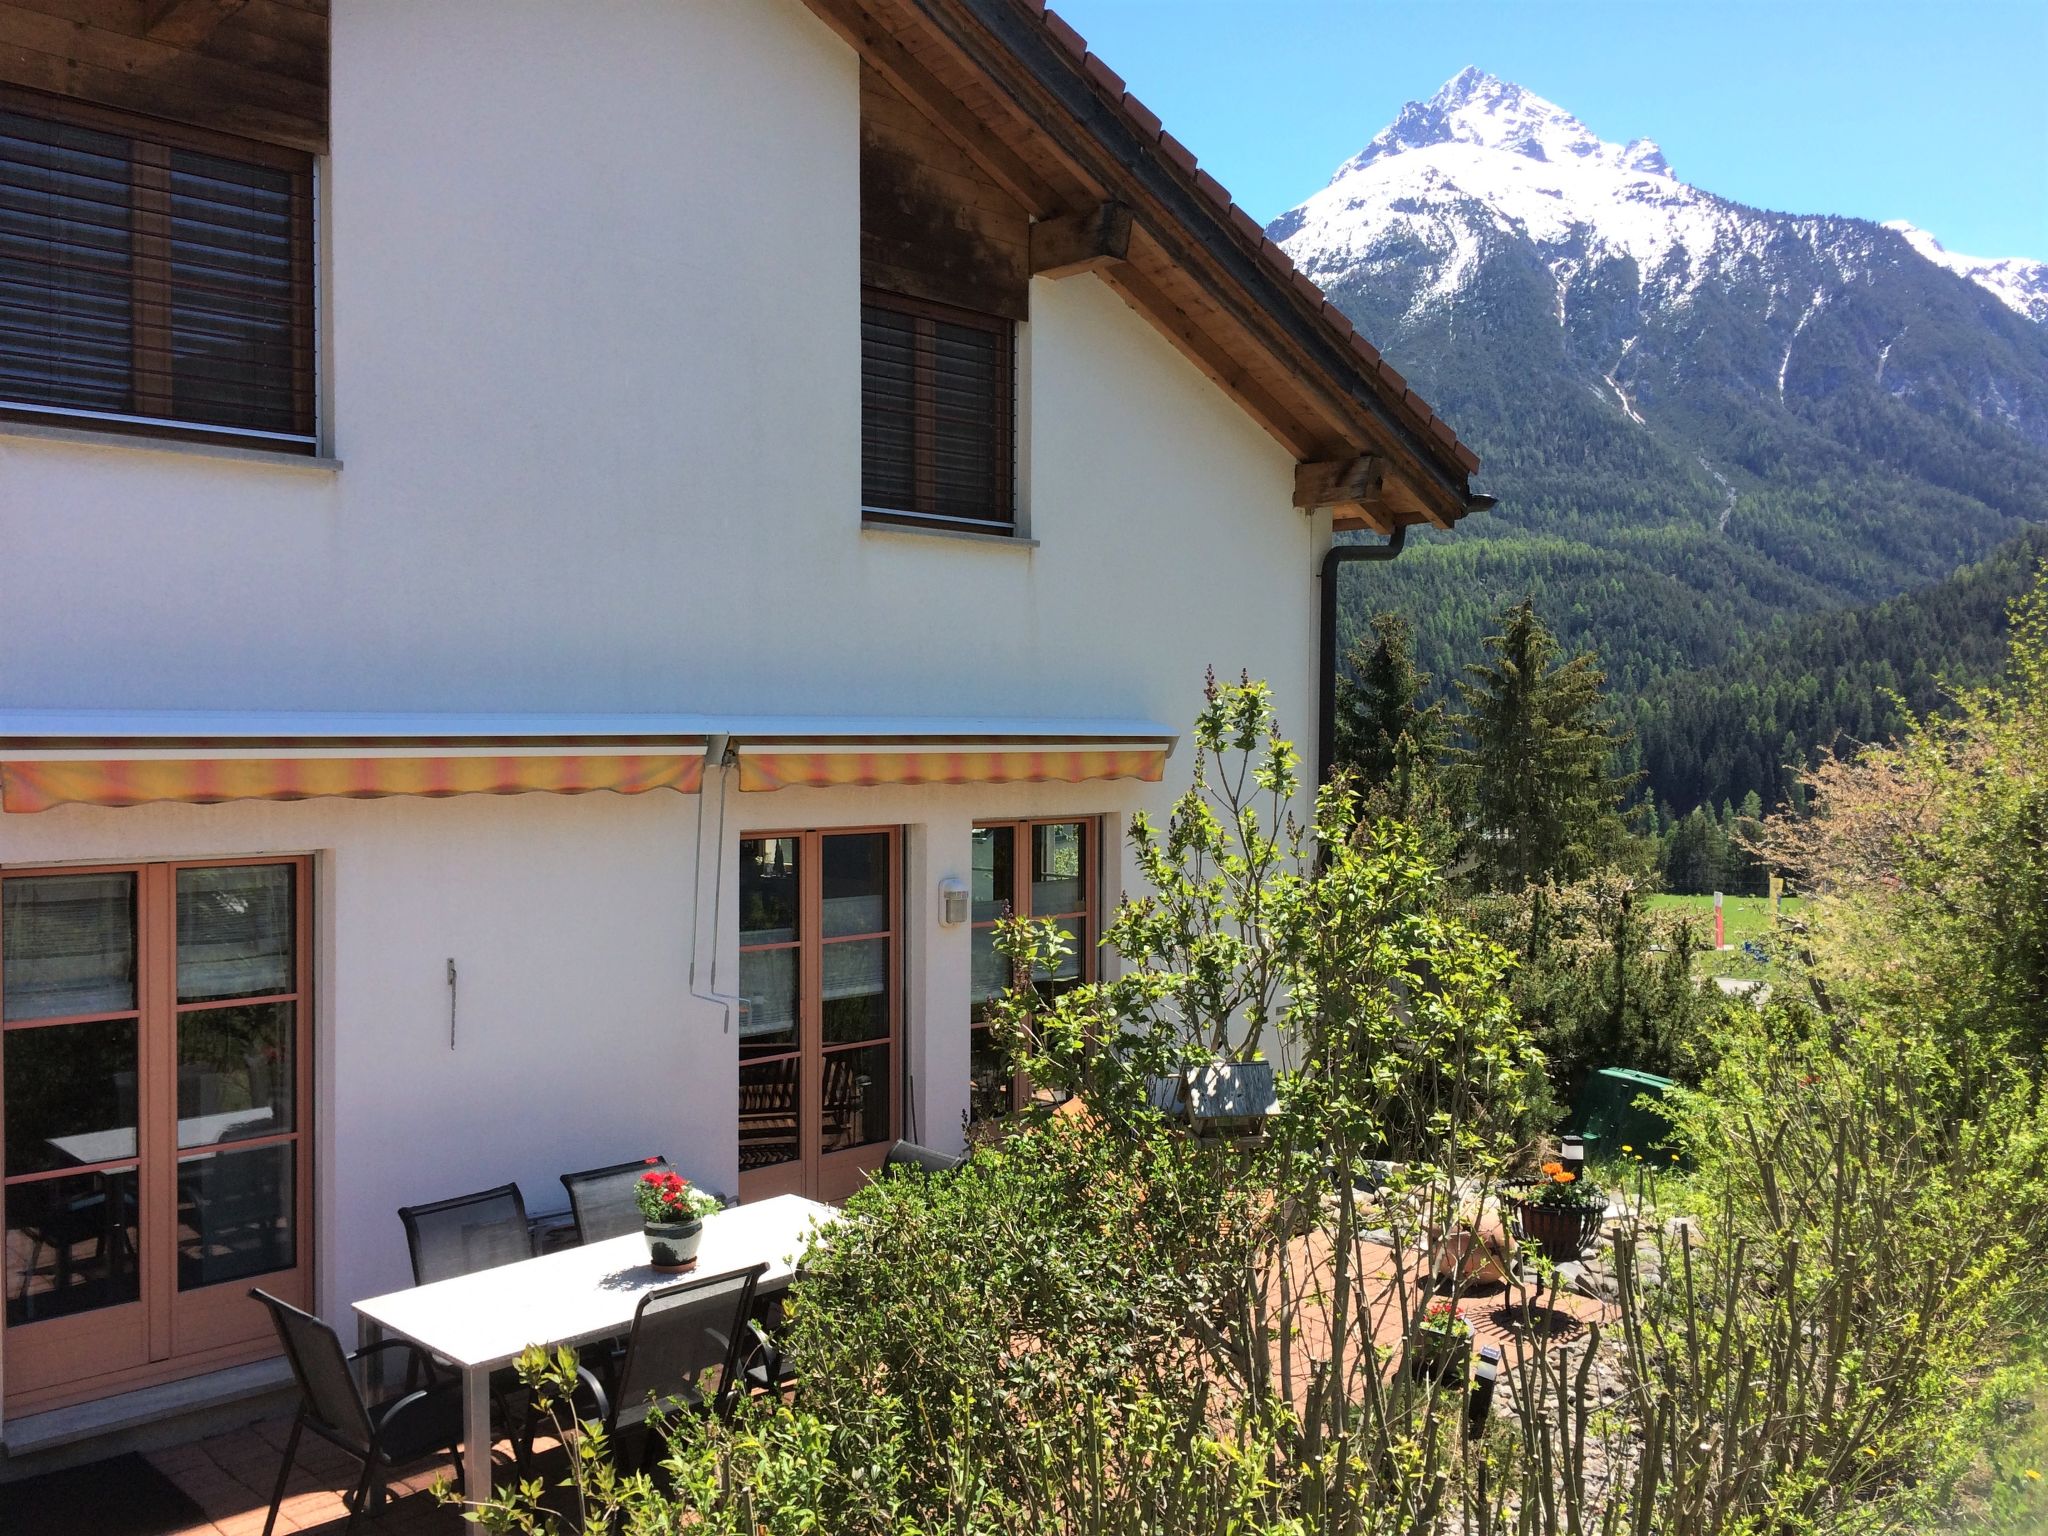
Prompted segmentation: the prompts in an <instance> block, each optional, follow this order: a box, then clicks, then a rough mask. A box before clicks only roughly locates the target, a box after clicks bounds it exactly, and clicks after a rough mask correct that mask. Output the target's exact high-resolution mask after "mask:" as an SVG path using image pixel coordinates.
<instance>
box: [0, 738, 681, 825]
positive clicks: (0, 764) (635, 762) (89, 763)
mask: <svg viewBox="0 0 2048 1536" xmlns="http://www.w3.org/2000/svg"><path fill="white" fill-rule="evenodd" d="M703 777H704V758H703V755H702V752H701V751H700V752H698V753H696V754H693V755H688V756H682V755H677V754H674V753H631V754H620V755H586V754H581V753H577V754H571V755H563V756H546V755H506V756H488V757H486V756H443V757H214V758H129V759H125V760H123V759H118V758H58V759H44V760H42V761H5V760H0V810H5V811H10V812H23V811H47V810H49V809H50V808H51V807H52V806H57V805H107V806H127V805H151V804H155V803H158V802H162V801H181V802H183V803H185V804H188V805H214V804H217V803H219V802H220V801H223V800H313V799H318V798H320V797H321V796H327V795H332V796H340V797H345V798H347V799H352V800H373V799H377V798H379V797H381V796H385V795H424V796H428V797H435V798H437V797H441V796H446V795H523V794H551V795H583V794H589V793H590V792H592V791H593V790H600V789H608V790H610V791H612V792H613V793H614V794H621V795H638V794H644V793H646V792H647V791H648V790H650V789H673V790H678V791H680V792H681V793H683V794H686V795H687V794H694V793H695V792H696V790H697V788H698V786H699V784H700V783H701V782H702V780H703Z"/></svg>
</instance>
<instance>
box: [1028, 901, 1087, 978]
mask: <svg viewBox="0 0 2048 1536" xmlns="http://www.w3.org/2000/svg"><path fill="white" fill-rule="evenodd" d="M1053 926H1054V927H1056V928H1058V929H1059V931H1060V932H1061V933H1064V934H1065V935H1066V936H1067V953H1066V954H1064V955H1062V956H1060V960H1059V964H1058V965H1057V966H1056V967H1054V968H1053V969H1051V970H1047V969H1046V968H1045V967H1044V966H1033V967H1032V970H1031V979H1032V981H1033V982H1035V983H1036V984H1037V986H1038V990H1039V993H1040V995H1041V996H1044V997H1058V996H1059V995H1060V994H1061V993H1062V992H1064V991H1066V990H1067V989H1068V988H1069V987H1071V986H1073V985H1074V984H1075V983H1076V982H1078V981H1079V980H1080V979H1081V964H1082V946H1083V943H1084V940H1083V938H1082V932H1081V930H1082V922H1081V919H1080V918H1078V917H1063V918H1061V919H1060V920H1059V921H1058V922H1057V923H1055V924H1054V925H1053Z"/></svg>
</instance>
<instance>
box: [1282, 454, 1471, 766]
mask: <svg viewBox="0 0 2048 1536" xmlns="http://www.w3.org/2000/svg"><path fill="white" fill-rule="evenodd" d="M1498 505H1499V499H1498V498H1497V497H1493V496H1487V495H1483V494H1482V495H1475V496H1468V497H1467V498H1466V499H1465V510H1466V511H1467V512H1485V511H1488V510H1490V509H1491V508H1493V507H1495V506H1498ZM1408 527H1409V525H1408V524H1406V523H1396V524H1395V525H1394V531H1393V533H1392V534H1391V535H1390V536H1389V537H1388V538H1387V541H1386V542H1385V543H1384V544H1332V545H1331V546H1330V547H1329V549H1328V551H1327V552H1325V554H1324V555H1323V566H1322V571H1321V572H1320V574H1319V575H1318V577H1317V580H1318V582H1319V583H1320V590H1319V592H1318V593H1317V596H1318V598H1319V599H1320V603H1321V613H1320V614H1319V616H1318V617H1319V620H1320V623H1319V628H1318V635H1319V638H1318V641H1317V660H1318V661H1319V663H1320V665H1319V666H1318V668H1317V673H1316V689H1317V692H1316V787H1317V788H1318V789H1321V788H1322V786H1323V785H1325V784H1327V783H1329V782H1330V770H1331V768H1332V767H1333V766H1334V764H1335V762H1336V758H1337V573H1338V572H1339V571H1340V570H1342V569H1343V568H1344V567H1345V566H1347V565H1351V564H1353V563H1355V562H1357V561H1360V560H1392V559H1394V558H1395V557H1396V556H1397V555H1399V554H1400V553H1401V550H1402V547H1403V546H1404V545H1406V544H1407V542H1408Z"/></svg>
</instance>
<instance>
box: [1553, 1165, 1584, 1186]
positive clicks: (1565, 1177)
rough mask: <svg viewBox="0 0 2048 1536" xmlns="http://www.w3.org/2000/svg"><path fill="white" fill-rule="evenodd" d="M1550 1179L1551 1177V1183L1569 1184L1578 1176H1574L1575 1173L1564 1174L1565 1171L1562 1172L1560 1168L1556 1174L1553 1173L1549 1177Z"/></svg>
mask: <svg viewBox="0 0 2048 1536" xmlns="http://www.w3.org/2000/svg"><path fill="white" fill-rule="evenodd" d="M1550 1177H1551V1181H1552V1182H1553V1183H1557V1184H1569V1183H1571V1181H1572V1180H1573V1179H1576V1178H1577V1177H1578V1175H1577V1174H1575V1173H1566V1172H1565V1171H1564V1170H1563V1169H1562V1168H1560V1169H1558V1170H1557V1172H1555V1173H1553V1174H1552V1175H1551V1176H1550Z"/></svg>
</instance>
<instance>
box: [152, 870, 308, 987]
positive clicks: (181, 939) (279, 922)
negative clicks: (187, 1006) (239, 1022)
mask: <svg viewBox="0 0 2048 1536" xmlns="http://www.w3.org/2000/svg"><path fill="white" fill-rule="evenodd" d="M294 873H295V872H294V869H293V867H292V866H291V865H289V864H251V865H244V866H243V867H241V868H238V869H181V870H179V871H178V1001H179V1002H181V1003H199V1002H211V1001H212V1000H213V999H215V998H221V997H269V996H273V995H275V994H276V993H279V992H295V991H297V990H298V988H297V986H296V985H295V984H294V981H293V977H292V887H293V884H294V880H293V876H294Z"/></svg>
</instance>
